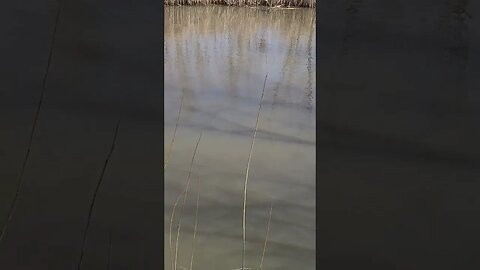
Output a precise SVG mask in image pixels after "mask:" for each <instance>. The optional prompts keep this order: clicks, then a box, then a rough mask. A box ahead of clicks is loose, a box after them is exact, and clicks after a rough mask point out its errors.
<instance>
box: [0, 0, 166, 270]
mask: <svg viewBox="0 0 480 270" xmlns="http://www.w3.org/2000/svg"><path fill="white" fill-rule="evenodd" d="M61 2H62V7H61V12H60V16H59V20H58V23H57V28H56V36H55V42H54V46H53V54H52V58H51V64H50V68H49V70H48V76H47V79H46V81H45V83H46V84H45V91H44V99H43V104H42V108H41V110H40V113H39V114H38V122H37V126H36V131H35V133H34V136H33V138H32V143H31V145H30V153H29V158H28V162H27V163H26V165H25V167H24V169H23V171H24V173H23V177H22V179H23V187H22V190H21V192H20V194H19V196H18V199H17V203H16V206H15V209H14V212H13V215H12V216H11V220H10V222H9V223H8V227H7V229H6V231H5V234H4V235H3V237H2V239H1V241H0V269H2V270H3V269H5V270H7V269H8V270H17V269H18V270H20V269H22V270H43V269H46V270H47V269H48V270H67V269H72V270H73V269H77V264H78V262H79V260H80V254H81V250H82V246H84V251H85V252H84V256H83V267H82V269H83V270H86V269H89V270H90V269H102V270H105V269H108V268H107V267H108V265H110V269H162V267H163V263H162V260H161V256H160V255H158V254H159V253H160V254H161V251H162V246H163V242H162V239H163V229H162V226H163V215H162V214H161V213H162V210H161V205H162V203H163V187H162V177H163V176H162V173H163V171H162V169H161V164H162V163H163V161H162V160H163V140H162V136H163V131H162V130H163V128H162V121H163V103H162V101H163V99H162V96H163V93H162V91H161V89H162V82H163V79H162V77H161V76H162V72H161V69H162V61H163V59H162V46H163V45H162V39H161V34H162V28H161V25H162V21H161V17H160V16H159V14H160V12H161V8H162V5H161V3H158V1H135V2H136V3H134V4H132V3H133V1H68V0H63V1H61ZM57 3H58V1H48V3H47V4H46V3H45V1H30V0H25V1H7V2H2V4H0V18H1V20H2V23H1V24H0V25H1V26H0V29H1V30H0V35H1V37H0V39H1V40H2V42H0V43H1V46H2V49H1V50H0V59H2V65H1V70H0V71H1V72H0V226H1V228H2V229H3V228H5V227H4V225H5V222H6V221H7V217H8V211H9V209H10V206H11V202H12V200H13V198H14V195H15V191H16V187H17V184H18V182H19V177H20V175H21V171H22V167H23V164H24V162H25V157H26V153H27V149H28V148H29V140H30V139H29V138H30V134H31V129H32V124H33V121H34V116H35V115H36V109H37V104H38V101H39V99H40V96H41V92H42V88H43V87H42V85H43V78H44V76H45V72H46V70H47V65H48V61H49V50H50V44H51V42H52V36H53V32H54V29H55V27H54V25H55V21H56V12H57V9H58V5H57ZM119 120H120V126H119V131H118V134H117V138H116V142H115V149H114V151H113V154H112V156H111V158H110V160H109V164H108V166H107V167H106V169H105V172H104V175H103V177H102V176H101V174H102V170H103V167H104V164H105V160H106V159H107V157H108V153H109V151H110V147H111V145H112V140H113V136H114V131H115V126H116V124H117V122H118V121H119ZM100 179H102V184H101V186H100V188H99V190H98V193H97V197H96V203H95V206H94V208H93V212H92V215H91V222H90V226H89V229H88V232H86V224H87V217H88V213H89V208H90V205H91V202H92V199H93V194H94V193H95V188H96V186H97V183H98V182H99V180H100ZM83 239H85V240H86V241H85V244H83V243H84V241H83Z"/></svg>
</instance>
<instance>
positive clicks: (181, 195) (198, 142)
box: [169, 131, 202, 270]
mask: <svg viewBox="0 0 480 270" xmlns="http://www.w3.org/2000/svg"><path fill="white" fill-rule="evenodd" d="M201 139H202V131H200V135H199V137H198V140H197V143H196V145H195V149H194V151H193V155H192V159H191V161H190V168H189V170H188V176H187V183H186V185H185V189H184V190H183V191H182V193H181V194H180V195H179V196H178V198H177V199H176V201H175V204H174V205H173V210H172V215H171V218H170V228H169V229H170V236H169V237H170V239H169V240H170V253H171V257H172V269H173V270H176V269H177V261H178V242H179V239H180V230H181V226H182V222H181V221H182V215H181V214H182V211H183V208H184V206H185V203H186V201H187V195H188V189H189V186H190V178H191V174H192V168H193V164H194V162H195V156H196V154H197V150H198V145H199V144H200V140H201ZM182 197H183V203H182V205H181V208H180V213H179V221H178V226H177V237H176V243H175V254H174V255H173V246H172V227H173V220H174V215H175V210H176V208H177V206H178V203H179V202H180V199H181V198H182Z"/></svg>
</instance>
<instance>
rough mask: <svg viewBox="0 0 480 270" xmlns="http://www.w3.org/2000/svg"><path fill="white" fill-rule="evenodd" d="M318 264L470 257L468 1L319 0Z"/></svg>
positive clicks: (475, 172) (440, 264)
mask: <svg viewBox="0 0 480 270" xmlns="http://www.w3.org/2000/svg"><path fill="white" fill-rule="evenodd" d="M318 8H319V12H318V13H317V20H318V29H317V38H318V58H317V59H318V62H317V64H318V65H317V66H318V69H317V72H318V75H317V76H318V80H317V89H318V91H317V100H318V103H317V110H318V118H317V121H318V122H317V147H318V149H319V150H318V151H317V170H318V174H317V198H318V204H317V209H318V212H317V224H318V230H317V236H318V241H319V242H318V243H319V244H318V245H317V252H318V255H319V261H318V267H319V269H382V270H386V269H418V270H420V269H478V268H479V267H480V260H479V258H480V257H479V254H478V248H477V246H478V243H479V241H480V233H479V230H478V228H479V226H480V218H479V213H480V199H479V198H480V197H479V195H478V190H479V188H480V181H479V180H480V166H479V161H480V142H479V140H478V138H479V135H480V106H479V105H480V92H479V89H480V88H479V87H478V85H479V80H480V77H479V72H480V67H479V63H480V54H479V48H480V47H479V45H480V44H479V41H480V37H479V27H480V24H479V20H478V15H479V11H480V9H479V8H480V6H479V3H478V1H463V0H462V1H461V0H457V1H454V0H450V1H376V0H375V1H366V0H364V1H362V0H348V1H344V0H341V1H328V0H327V1H321V2H320V3H319V7H318Z"/></svg>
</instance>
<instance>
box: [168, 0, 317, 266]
mask: <svg viewBox="0 0 480 270" xmlns="http://www.w3.org/2000/svg"><path fill="white" fill-rule="evenodd" d="M315 46H316V41H315V11H314V10H312V9H292V10H275V11H273V12H270V13H266V12H264V11H263V10H262V9H256V8H246V7H243V8H239V7H222V6H214V7H166V8H165V46H164V48H165V137H164V138H165V153H166V157H167V159H168V163H167V166H166V169H165V269H172V268H174V267H175V266H174V265H173V266H172V261H173V262H174V261H175V259H174V258H175V253H176V252H175V246H176V235H177V233H176V232H177V224H178V222H179V218H178V216H179V214H178V213H179V211H180V210H179V209H180V207H179V208H177V210H176V213H177V215H176V216H175V217H174V224H173V225H174V226H173V230H172V231H173V233H172V235H173V237H172V239H171V241H172V244H171V243H170V237H169V236H170V222H171V215H172V211H173V206H174V204H175V201H176V200H177V198H178V196H179V195H180V194H181V193H182V190H184V187H185V185H186V183H187V179H188V175H189V171H190V169H189V168H190V162H191V160H192V155H193V152H194V148H195V145H196V142H197V141H198V138H199V136H200V132H202V137H201V141H200V142H199V145H198V150H197V153H196V156H195V161H194V164H193V167H192V173H191V183H190V189H189V193H188V197H187V201H186V203H185V205H184V209H183V212H182V214H181V217H182V218H181V224H182V227H181V234H180V238H179V244H178V256H177V257H178V260H177V269H182V268H183V267H186V268H189V266H190V263H191V254H192V245H194V246H193V247H194V260H193V268H194V269H238V268H241V266H242V265H241V263H242V204H243V183H244V180H245V168H246V165H247V159H248V156H249V147H250V144H251V140H252V134H253V130H254V127H255V122H256V117H257V111H258V107H259V103H260V99H261V94H262V90H263V85H264V83H265V91H264V98H263V102H262V109H261V112H260V117H259V122H258V133H257V138H256V141H255V146H254V149H253V153H252V159H251V166H250V177H249V180H248V181H249V185H248V197H247V208H246V209H247V231H246V243H247V245H246V247H247V249H246V267H249V268H252V269H259V267H260V264H262V254H263V250H264V248H265V239H266V234H267V227H268V217H269V209H270V205H271V204H273V208H272V215H271V222H270V226H269V228H270V230H269V233H268V239H267V240H268V241H267V246H266V249H265V256H264V260H263V264H262V268H263V269H315V111H316V110H315V106H316V105H315V96H316V93H315V92H316V91H315V90H316V88H315V84H316V82H315V71H316V64H315V57H316V51H315ZM267 73H268V76H267V80H266V82H265V75H266V74H267ZM180 108H181V113H180V117H179V116H178V115H179V110H180ZM177 123H178V124H177ZM176 126H177V130H176V132H175V127H176ZM174 134H175V141H174V144H173V148H172V146H171V142H172V139H173V136H174ZM197 181H199V183H200V188H199V192H198V194H199V196H200V198H199V203H198V220H197V229H196V235H195V242H193V232H194V230H195V224H196V223H195V215H196V198H197V190H196V185H197ZM171 247H172V250H173V251H172V252H171V251H170V248H171ZM173 264H174V263H173Z"/></svg>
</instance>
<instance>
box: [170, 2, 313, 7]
mask: <svg viewBox="0 0 480 270" xmlns="http://www.w3.org/2000/svg"><path fill="white" fill-rule="evenodd" d="M164 3H165V5H169V6H183V5H186V6H187V5H189V6H193V5H227V6H253V7H255V6H265V7H270V8H285V7H308V8H314V7H315V6H316V0H164Z"/></svg>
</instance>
